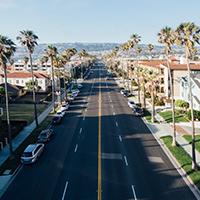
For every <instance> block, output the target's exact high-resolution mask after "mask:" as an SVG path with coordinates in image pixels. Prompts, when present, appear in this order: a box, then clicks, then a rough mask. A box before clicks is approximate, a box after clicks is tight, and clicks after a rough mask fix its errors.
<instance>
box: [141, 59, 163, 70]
mask: <svg viewBox="0 0 200 200" xmlns="http://www.w3.org/2000/svg"><path fill="white" fill-rule="evenodd" d="M164 63H165V61H164V60H142V61H139V64H141V65H147V66H149V67H154V68H160V65H161V64H164Z"/></svg>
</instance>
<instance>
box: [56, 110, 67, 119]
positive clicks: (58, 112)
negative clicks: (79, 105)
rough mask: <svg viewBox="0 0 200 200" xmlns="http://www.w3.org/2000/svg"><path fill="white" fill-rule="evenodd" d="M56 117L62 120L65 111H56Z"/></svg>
mask: <svg viewBox="0 0 200 200" xmlns="http://www.w3.org/2000/svg"><path fill="white" fill-rule="evenodd" d="M56 116H58V117H62V118H63V117H64V116H65V111H64V110H58V111H57V113H56Z"/></svg>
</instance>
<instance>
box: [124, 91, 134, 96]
mask: <svg viewBox="0 0 200 200" xmlns="http://www.w3.org/2000/svg"><path fill="white" fill-rule="evenodd" d="M124 96H125V97H130V96H132V95H131V92H130V90H124Z"/></svg>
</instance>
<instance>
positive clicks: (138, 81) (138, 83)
mask: <svg viewBox="0 0 200 200" xmlns="http://www.w3.org/2000/svg"><path fill="white" fill-rule="evenodd" d="M137 85H138V103H141V98H140V78H139V67H138V65H137Z"/></svg>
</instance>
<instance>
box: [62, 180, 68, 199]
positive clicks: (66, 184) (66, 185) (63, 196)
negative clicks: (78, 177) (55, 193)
mask: <svg viewBox="0 0 200 200" xmlns="http://www.w3.org/2000/svg"><path fill="white" fill-rule="evenodd" d="M67 187H68V181H66V183H65V188H64V192H63V195H62V200H64V199H65V194H66V191H67Z"/></svg>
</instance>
